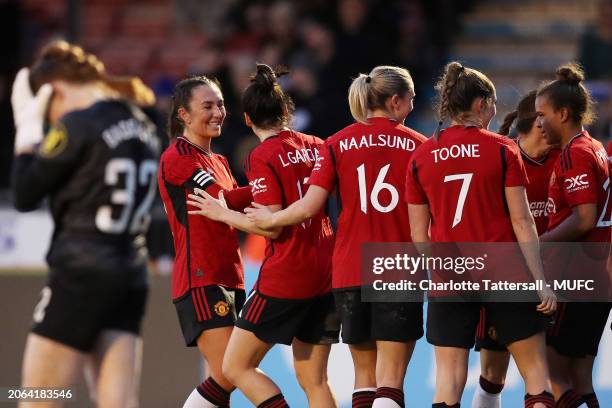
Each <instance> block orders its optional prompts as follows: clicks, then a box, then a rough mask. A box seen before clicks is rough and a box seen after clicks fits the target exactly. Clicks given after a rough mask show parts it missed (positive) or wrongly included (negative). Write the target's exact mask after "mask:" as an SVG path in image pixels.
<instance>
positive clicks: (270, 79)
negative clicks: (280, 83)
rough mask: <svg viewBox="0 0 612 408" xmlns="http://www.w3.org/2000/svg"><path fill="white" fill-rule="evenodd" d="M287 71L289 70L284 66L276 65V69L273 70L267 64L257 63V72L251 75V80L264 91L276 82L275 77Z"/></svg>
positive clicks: (269, 89)
mask: <svg viewBox="0 0 612 408" xmlns="http://www.w3.org/2000/svg"><path fill="white" fill-rule="evenodd" d="M288 73H289V71H288V70H287V69H286V68H284V67H277V68H276V70H273V69H272V68H271V67H270V66H269V65H266V64H257V72H256V73H255V74H254V75H252V76H251V82H253V83H254V84H255V85H256V86H257V87H258V88H260V89H261V90H263V91H264V92H270V91H272V90H273V89H274V86H275V85H276V84H277V82H276V79H277V78H278V77H280V76H283V75H285V74H288Z"/></svg>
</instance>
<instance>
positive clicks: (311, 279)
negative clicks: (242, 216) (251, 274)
mask: <svg viewBox="0 0 612 408" xmlns="http://www.w3.org/2000/svg"><path fill="white" fill-rule="evenodd" d="M322 145H323V141H322V140H321V139H319V138H317V137H314V136H309V135H305V134H302V133H298V132H294V131H292V130H284V131H281V132H280V133H279V134H278V135H275V136H271V137H269V138H267V139H266V140H264V141H263V142H262V143H261V144H260V145H259V146H257V147H256V148H255V149H253V151H252V152H251V154H250V155H249V157H248V159H247V161H246V164H245V168H246V175H247V177H248V179H249V184H251V187H252V193H253V199H254V200H255V202H256V203H259V204H263V205H274V204H279V205H281V206H282V207H283V208H284V207H287V206H289V205H290V204H291V203H293V202H295V201H298V200H299V199H300V198H302V197H303V196H304V194H305V193H306V190H307V184H306V183H307V181H308V177H309V176H310V172H311V171H312V168H313V166H314V164H315V162H316V159H317V156H318V154H319V153H318V149H319V147H320V146H322ZM266 244H267V245H266V258H265V259H264V261H263V263H262V266H261V269H260V271H259V278H258V280H257V288H258V291H259V292H261V293H262V294H264V295H267V296H272V297H277V298H286V299H303V298H309V297H313V296H317V295H321V294H323V293H326V292H329V291H330V290H331V256H332V251H333V248H334V235H333V229H332V226H331V222H330V220H329V218H328V217H327V215H326V214H325V210H324V209H321V210H320V211H319V212H318V213H317V214H316V215H315V216H314V217H312V218H310V219H308V220H306V221H304V222H302V223H300V224H297V225H293V226H289V227H284V228H283V231H282V232H281V234H280V235H279V236H278V238H276V239H268V240H267V242H266Z"/></svg>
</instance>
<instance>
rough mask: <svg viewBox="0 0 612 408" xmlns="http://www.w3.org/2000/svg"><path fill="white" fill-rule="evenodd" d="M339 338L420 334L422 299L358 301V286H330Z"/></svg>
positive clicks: (346, 340) (345, 340)
mask: <svg viewBox="0 0 612 408" xmlns="http://www.w3.org/2000/svg"><path fill="white" fill-rule="evenodd" d="M334 297H335V299H336V310H338V316H339V317H340V322H341V323H342V342H343V343H346V344H359V343H363V342H366V341H370V340H380V341H397V342H409V341H416V340H418V339H420V338H421V337H423V303H422V302H362V301H361V288H346V289H334Z"/></svg>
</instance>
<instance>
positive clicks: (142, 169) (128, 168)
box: [96, 158, 157, 234]
mask: <svg viewBox="0 0 612 408" xmlns="http://www.w3.org/2000/svg"><path fill="white" fill-rule="evenodd" d="M156 173H157V164H156V163H155V161H154V160H143V161H142V162H141V163H140V165H137V164H136V163H135V162H134V160H132V159H128V158H115V159H112V160H110V161H109V162H108V164H107V165H106V170H105V172H104V182H105V183H106V185H108V186H111V187H114V188H113V191H112V193H111V197H110V205H103V206H101V207H100V208H98V212H97V213H96V227H98V229H99V230H100V231H102V232H105V233H107V234H124V233H126V232H127V233H129V234H140V233H144V232H145V231H146V229H147V227H148V225H149V221H150V214H149V210H150V209H151V204H153V199H154V198H155V188H156V183H155V180H156V179H155V175H156ZM120 175H123V176H124V177H125V187H124V188H118V187H117V185H118V184H119V179H120V177H119V176H120ZM139 187H140V188H146V189H147V193H146V195H145V196H144V198H143V199H142V200H141V201H140V202H136V198H137V197H136V192H137V190H138V188H139ZM112 206H120V207H121V211H120V213H119V216H118V217H116V218H113V207H112Z"/></svg>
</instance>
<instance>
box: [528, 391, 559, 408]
mask: <svg viewBox="0 0 612 408" xmlns="http://www.w3.org/2000/svg"><path fill="white" fill-rule="evenodd" d="M538 403H539V404H544V405H545V406H546V408H555V399H554V398H553V395H552V394H551V393H550V392H548V391H543V392H541V393H539V394H537V395H531V394H525V408H533V406H534V405H535V404H538Z"/></svg>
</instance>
